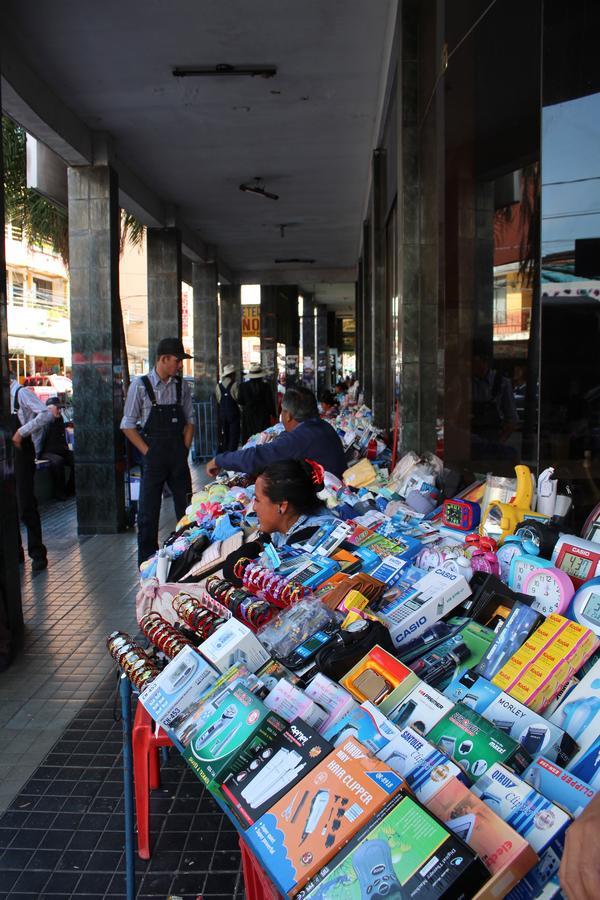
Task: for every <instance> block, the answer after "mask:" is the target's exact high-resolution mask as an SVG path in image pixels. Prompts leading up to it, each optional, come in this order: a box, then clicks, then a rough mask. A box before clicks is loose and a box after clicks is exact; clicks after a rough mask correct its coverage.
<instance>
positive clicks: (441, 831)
mask: <svg viewBox="0 0 600 900" xmlns="http://www.w3.org/2000/svg"><path fill="white" fill-rule="evenodd" d="M487 877H488V874H487V872H486V869H485V867H484V866H483V864H482V863H481V860H479V859H477V857H476V855H475V853H473V852H472V851H471V850H470V849H469V847H468V846H466V845H465V844H464V843H463V842H462V841H461V840H460V839H459V838H457V837H456V835H455V834H453V833H452V831H451V830H450V829H449V828H448V827H447V826H445V825H443V824H442V823H441V822H439V821H438V820H437V819H436V818H434V816H432V815H431V813H430V812H429V811H428V810H426V809H424V808H423V806H421V804H420V803H418V802H417V801H416V800H415V799H414V798H413V797H411V796H409V795H408V794H406V793H405V792H404V791H403V792H401V794H400V795H399V796H398V797H396V798H394V799H393V800H391V801H390V802H389V803H388V804H386V806H385V807H384V808H383V809H382V810H381V811H380V812H379V813H377V814H376V815H375V816H374V817H373V819H372V820H371V821H370V822H368V823H367V825H365V827H364V828H363V829H362V830H361V831H360V832H359V833H358V834H357V835H356V836H355V837H354V838H352V839H351V840H350V841H349V842H348V843H347V844H346V846H345V847H344V848H343V849H342V850H341V851H340V852H339V853H338V854H337V856H336V857H335V859H333V860H332V862H331V863H330V864H329V865H326V866H324V867H323V868H322V869H321V871H320V872H319V873H318V874H317V875H316V876H315V877H314V878H313V879H312V880H311V881H310V882H309V883H308V884H307V885H306V887H305V888H304V890H301V891H300V892H299V893H298V894H297V895H296V897H297V900H304V898H311V900H322V898H325V897H326V898H327V900H363V898H367V897H369V898H373V900H381V898H384V897H390V898H402V900H443V898H448V900H450V898H464V897H473V896H474V895H475V894H476V893H477V891H478V889H479V888H480V887H481V885H482V884H484V883H485V882H486V880H487Z"/></svg>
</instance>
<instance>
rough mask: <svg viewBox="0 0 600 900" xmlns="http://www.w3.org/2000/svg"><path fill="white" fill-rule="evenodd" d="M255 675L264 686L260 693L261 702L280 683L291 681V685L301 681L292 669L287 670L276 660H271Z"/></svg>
mask: <svg viewBox="0 0 600 900" xmlns="http://www.w3.org/2000/svg"><path fill="white" fill-rule="evenodd" d="M255 674H256V677H257V679H258V680H259V681H262V682H263V684H264V688H263V690H262V691H261V692H258V696H259V697H260V698H261V700H262V699H264V697H266V695H267V694H268V693H269V691H272V690H273V688H274V687H275V685H276V684H277V682H278V681H289V682H290V684H298V682H299V681H300V679H299V678H298V676H297V675H294V673H293V672H292V671H291V670H290V669H286V667H285V666H283V665H282V664H281V663H280V662H278V661H277V660H276V659H270V660H269V661H268V662H267V663H265V664H264V666H261V667H260V669H258V670H257V671H256V673H255ZM253 693H257V692H253Z"/></svg>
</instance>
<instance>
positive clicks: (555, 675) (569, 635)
mask: <svg viewBox="0 0 600 900" xmlns="http://www.w3.org/2000/svg"><path fill="white" fill-rule="evenodd" d="M597 645H598V639H597V637H596V635H595V634H594V633H593V632H592V631H590V630H589V629H588V628H585V627H584V626H583V625H580V624H579V623H578V622H571V621H570V620H569V619H565V618H564V616H560V615H558V614H556V613H552V614H551V615H549V616H548V617H547V619H546V620H545V621H544V622H543V623H542V624H541V625H540V626H539V628H537V629H536V630H535V631H534V633H533V634H532V635H531V637H530V638H528V639H527V640H526V641H525V643H524V644H523V646H522V647H521V648H520V649H519V650H518V651H517V652H516V653H514V654H513V656H512V657H511V659H510V660H509V661H508V662H507V663H506V665H504V666H503V668H502V669H500V671H499V672H498V673H497V674H496V675H495V676H494V678H493V679H492V681H493V683H494V684H496V685H498V687H500V688H502V690H503V691H506V692H507V693H508V694H510V695H511V697H514V698H515V700H519V701H520V702H521V703H524V704H525V706H529V707H531V708H532V709H535V710H536V711H538V712H543V711H544V709H545V708H546V707H547V706H548V704H549V703H550V702H551V701H552V699H553V698H554V697H555V696H556V695H557V694H558V692H559V691H560V690H561V688H562V687H563V685H564V684H565V683H566V682H567V681H568V680H569V679H570V678H571V677H572V675H573V674H574V673H575V672H577V671H578V669H579V668H580V667H581V666H582V664H583V663H584V662H585V660H586V659H588V658H589V657H590V656H591V655H592V653H593V652H594V650H595V649H596V647H597Z"/></svg>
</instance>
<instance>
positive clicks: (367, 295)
mask: <svg viewBox="0 0 600 900" xmlns="http://www.w3.org/2000/svg"><path fill="white" fill-rule="evenodd" d="M371 275H372V273H371V224H370V222H368V221H366V222H364V223H363V267H362V276H363V284H362V295H363V329H362V333H363V340H362V373H363V375H362V377H363V380H362V385H361V387H362V389H363V394H364V401H365V403H366V405H367V406H369V407H370V406H372V404H373V367H372V359H373V341H372V332H373V320H372V310H371V280H372V279H371Z"/></svg>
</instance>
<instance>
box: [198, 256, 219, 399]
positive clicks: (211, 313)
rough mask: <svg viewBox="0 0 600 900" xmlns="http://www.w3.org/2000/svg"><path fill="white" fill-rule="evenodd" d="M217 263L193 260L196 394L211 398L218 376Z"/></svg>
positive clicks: (202, 397) (200, 396)
mask: <svg viewBox="0 0 600 900" xmlns="http://www.w3.org/2000/svg"><path fill="white" fill-rule="evenodd" d="M217 278H218V275H217V264H216V263H214V262H212V263H192V287H193V290H194V394H195V398H196V400H199V401H203V402H205V401H207V400H210V399H211V398H212V396H213V394H214V390H215V385H216V383H217V381H218V379H219V305H218V284H217Z"/></svg>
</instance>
